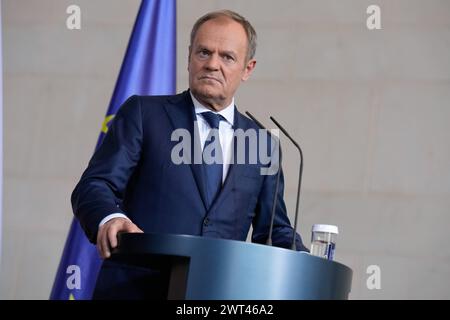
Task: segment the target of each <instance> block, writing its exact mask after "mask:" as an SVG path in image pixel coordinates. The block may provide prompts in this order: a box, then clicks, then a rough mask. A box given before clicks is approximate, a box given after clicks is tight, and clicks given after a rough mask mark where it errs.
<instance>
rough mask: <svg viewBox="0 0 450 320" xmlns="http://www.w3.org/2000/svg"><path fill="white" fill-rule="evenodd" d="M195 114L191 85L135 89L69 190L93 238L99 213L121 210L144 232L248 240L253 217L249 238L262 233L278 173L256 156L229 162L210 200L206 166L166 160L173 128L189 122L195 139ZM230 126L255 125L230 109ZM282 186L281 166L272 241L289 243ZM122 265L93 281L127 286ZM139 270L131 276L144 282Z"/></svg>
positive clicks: (106, 286)
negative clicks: (171, 90)
mask: <svg viewBox="0 0 450 320" xmlns="http://www.w3.org/2000/svg"><path fill="white" fill-rule="evenodd" d="M195 120H196V115H195V111H194V106H193V103H192V99H191V97H190V94H189V91H185V92H183V93H181V94H178V95H173V96H132V97H130V98H129V99H128V100H127V101H126V102H125V103H124V104H123V105H122V107H121V108H120V110H119V112H118V113H117V115H116V117H115V119H114V121H113V123H112V125H111V126H110V128H109V131H108V134H107V135H106V136H105V139H104V141H103V143H102V144H101V145H100V147H99V148H98V149H97V151H96V152H95V153H94V155H93V157H92V159H91V161H90V162H89V165H88V167H87V169H86V170H85V172H84V173H83V175H82V177H81V179H80V182H79V183H78V184H77V186H76V188H75V190H74V191H73V194H72V206H73V211H74V213H75V215H76V217H77V218H78V219H79V221H80V223H81V226H82V228H83V229H84V231H85V233H86V235H87V236H88V238H89V239H90V241H91V242H93V243H95V241H96V237H97V231H98V225H99V223H100V221H101V220H102V219H103V218H105V217H106V216H107V215H109V214H112V213H118V212H119V213H124V214H126V215H127V216H128V217H129V218H130V219H131V220H132V221H133V222H134V223H135V224H136V225H137V226H138V227H140V228H141V229H142V230H144V232H155V233H171V234H188V235H198V236H205V237H214V238H223V239H234V240H243V241H245V240H246V237H247V234H248V231H249V228H250V225H252V226H253V234H252V241H253V242H256V243H264V242H265V241H266V239H267V235H268V231H269V224H270V217H271V210H272V202H273V197H274V190H275V184H276V175H261V174H260V168H261V167H263V163H262V162H261V161H260V159H259V158H258V161H257V163H256V164H248V163H247V164H236V163H234V164H231V165H230V168H229V170H228V174H227V177H226V180H225V182H224V184H223V187H222V190H221V191H220V194H219V195H218V196H217V197H216V199H215V201H214V202H213V203H212V204H211V206H210V207H209V208H208V207H207V206H206V203H207V202H206V201H205V199H206V191H205V183H204V173H203V166H202V165H201V164H174V163H173V161H172V160H171V154H172V149H173V148H174V146H175V145H177V144H178V143H180V141H178V140H177V141H172V139H171V135H172V132H173V131H174V130H175V129H180V128H183V129H185V130H187V131H188V132H189V133H190V137H191V139H192V140H191V146H194V145H199V143H197V144H195V141H194V140H193V139H194V138H195V137H197V135H194V130H196V128H195V127H194V121H195ZM234 129H243V130H244V131H245V130H248V129H255V130H258V129H259V128H258V126H257V125H256V124H255V123H254V122H253V121H252V120H250V119H248V118H247V117H245V116H243V115H242V114H241V113H239V112H238V111H237V110H236V109H235V118H234ZM262 138H263V139H267V143H266V145H267V146H268V152H271V145H272V140H271V139H272V138H271V137H270V136H269V135H268V134H265V135H263V136H262ZM258 139H261V137H259V136H258ZM246 150H247V151H248V146H247V149H246ZM192 152H193V151H192ZM200 152H201V151H200ZM192 155H193V154H192V153H191V154H190V157H191V159H193V158H192ZM188 158H189V157H188ZM283 187H284V183H283V175H282V174H281V179H280V185H279V192H278V194H277V197H278V202H277V208H276V216H275V219H274V227H273V236H272V241H273V244H274V245H276V246H280V247H286V248H287V247H289V246H290V243H291V240H292V227H291V225H290V222H289V219H288V217H287V214H286V207H285V203H284V200H283V189H284V188H283ZM296 237H297V238H296V243H297V248H298V249H299V250H307V249H306V248H305V247H304V246H303V243H302V240H301V238H300V236H299V235H298V234H297V235H296ZM121 268H122V269H123V268H125V269H127V268H128V267H124V266H123V265H121V264H117V263H115V262H111V261H108V260H106V261H105V262H104V264H103V267H102V270H101V272H100V275H99V279H98V281H97V289H98V290H103V293H105V292H107V293H108V294H110V293H111V292H112V290H114V289H113V288H114V283H117V286H116V287H115V288H119V287H120V288H121V290H122V291H123V292H125V291H127V290H125V289H124V288H128V287H129V284H130V283H131V282H133V279H132V278H133V277H132V276H130V275H129V273H130V271H129V270H125V272H122V273H123V274H122V275H119V273H120V272H119V271H118V270H119V269H121ZM106 271H108V272H106ZM133 272H134V273H135V274H136V273H138V274H139V273H142V274H141V277H145V276H149V275H148V274H146V275H143V274H144V273H145V271H144V270H134V271H133ZM102 273H103V274H102ZM102 277H103V278H102ZM119 278H120V279H119ZM137 278H139V276H138V277H137ZM137 278H136V279H135V281H134V283H135V284H136V283H141V282H140V281H139V280H137ZM119 282H120V284H119ZM153 282H155V281H153ZM160 289H161V288H160ZM161 290H162V289H161ZM161 290H160V291H161ZM116 291H117V290H116ZM99 297H103V296H102V295H99ZM127 297H134V293H131V291H130V292H129V293H128V296H127ZM136 297H143V296H142V295H141V296H139V294H137V295H136ZM146 297H148V295H146Z"/></svg>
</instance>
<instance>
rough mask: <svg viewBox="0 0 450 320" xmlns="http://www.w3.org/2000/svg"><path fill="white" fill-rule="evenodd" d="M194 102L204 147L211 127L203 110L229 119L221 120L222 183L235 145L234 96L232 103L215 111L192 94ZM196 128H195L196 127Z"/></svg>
mask: <svg viewBox="0 0 450 320" xmlns="http://www.w3.org/2000/svg"><path fill="white" fill-rule="evenodd" d="M190 94H191V97H192V102H194V108H195V114H196V115H197V127H198V132H199V136H200V145H201V146H202V151H203V147H204V145H205V141H206V138H207V137H208V134H209V131H210V130H211V127H210V126H209V124H208V122H207V121H206V120H205V119H204V118H203V116H202V115H201V113H202V112H207V111H211V112H213V113H217V114H220V115H221V116H222V117H224V118H225V119H226V120H227V121H220V124H219V139H220V146H221V147H222V153H223V154H222V156H223V169H222V170H223V171H222V183H223V182H224V181H225V179H226V177H227V173H228V169H229V168H230V162H231V156H232V153H231V148H232V145H233V133H234V131H233V125H234V98H233V99H232V100H231V104H230V105H229V106H227V107H226V108H224V109H222V110H221V111H219V112H216V111H213V110H211V109H208V108H206V107H205V106H203V105H202V104H201V103H200V102H198V100H197V99H195V97H194V96H193V95H192V92H190ZM194 129H195V128H194Z"/></svg>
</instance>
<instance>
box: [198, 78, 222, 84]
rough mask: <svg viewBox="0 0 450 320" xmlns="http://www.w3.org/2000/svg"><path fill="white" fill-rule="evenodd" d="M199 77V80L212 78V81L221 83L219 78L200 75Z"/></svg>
mask: <svg viewBox="0 0 450 320" xmlns="http://www.w3.org/2000/svg"><path fill="white" fill-rule="evenodd" d="M199 79H200V80H213V81H217V82H218V83H220V84H221V83H222V81H220V80H219V79H217V78H214V77H211V76H202V77H200V78H199Z"/></svg>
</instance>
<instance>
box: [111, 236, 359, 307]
mask: <svg viewBox="0 0 450 320" xmlns="http://www.w3.org/2000/svg"><path fill="white" fill-rule="evenodd" d="M113 257H114V258H115V259H116V260H122V261H124V262H126V263H129V264H132V265H137V266H141V267H142V266H144V267H149V268H151V267H153V266H155V265H158V266H159V267H161V266H163V267H165V268H168V270H169V272H170V275H169V287H168V299H183V300H184V299H186V300H304V299H314V300H316V299H348V294H349V293H350V290H351V281H352V270H351V269H350V268H348V267H347V266H345V265H343V264H341V263H338V262H335V261H329V260H326V259H323V258H319V257H315V256H311V255H309V254H308V253H305V252H297V251H293V250H289V249H284V248H278V247H272V246H267V245H261V244H254V243H248V242H243V241H235V240H225V239H215V238H206V237H199V236H190V235H173V234H155V233H124V234H120V235H119V245H118V247H117V248H116V249H115V250H114V251H113Z"/></svg>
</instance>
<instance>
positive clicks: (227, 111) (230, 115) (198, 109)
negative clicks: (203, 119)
mask: <svg viewBox="0 0 450 320" xmlns="http://www.w3.org/2000/svg"><path fill="white" fill-rule="evenodd" d="M189 93H190V95H191V98H192V102H193V103H194V108H195V114H200V113H202V112H206V111H211V112H214V113H218V114H220V115H221V116H222V117H224V118H225V119H226V120H227V122H228V123H229V124H231V125H232V126H233V125H234V97H233V99H232V100H231V103H230V104H229V105H228V106H227V107H226V108H224V109H222V110H220V111H219V112H216V111H213V110H211V109H208V108H206V107H205V106H203V105H202V104H201V103H200V102H199V101H198V100H197V99H195V97H194V95H193V94H192V92H190V91H189Z"/></svg>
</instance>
